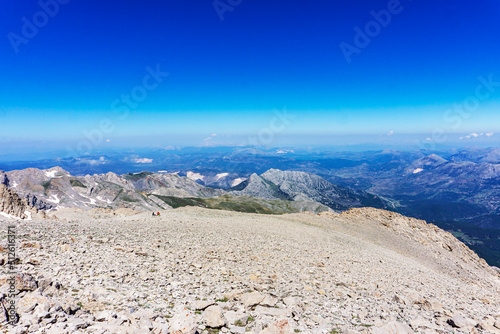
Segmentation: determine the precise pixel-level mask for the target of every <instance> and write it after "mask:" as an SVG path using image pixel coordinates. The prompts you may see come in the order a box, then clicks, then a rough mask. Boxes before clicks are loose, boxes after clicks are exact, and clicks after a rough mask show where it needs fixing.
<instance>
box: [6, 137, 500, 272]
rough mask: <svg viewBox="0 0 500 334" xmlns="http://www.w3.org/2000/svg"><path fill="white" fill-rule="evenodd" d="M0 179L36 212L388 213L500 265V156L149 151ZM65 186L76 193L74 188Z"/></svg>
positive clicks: (43, 164)
mask: <svg viewBox="0 0 500 334" xmlns="http://www.w3.org/2000/svg"><path fill="white" fill-rule="evenodd" d="M143 158H147V159H143ZM144 162H147V163H144ZM56 165H58V166H61V168H63V171H59V172H56V173H61V174H57V175H61V177H60V180H53V181H51V180H50V178H49V177H48V176H46V175H45V172H46V171H49V173H51V172H50V171H52V169H51V167H53V166H56ZM26 167H37V168H38V169H39V171H38V172H35V171H33V175H32V176H30V177H28V178H27V179H26V180H28V181H26V180H25V181H23V182H27V183H28V185H27V186H26V187H24V186H22V185H18V186H17V187H18V188H16V182H17V183H19V184H21V179H23V177H22V175H20V176H19V177H16V176H15V174H16V173H21V172H16V171H14V170H24V169H26ZM0 169H5V170H8V172H6V173H0V180H2V177H3V178H5V177H7V179H8V182H9V188H10V189H15V190H16V192H17V193H18V194H19V195H20V196H21V197H22V198H23V199H24V200H26V201H27V202H28V203H29V205H30V206H32V207H35V208H37V209H40V210H50V209H51V208H52V209H54V208H56V207H58V206H61V205H62V206H65V205H67V206H77V207H79V206H82V207H83V208H88V207H93V206H102V207H108V206H109V207H111V208H113V207H121V206H127V207H132V208H134V207H136V208H138V209H140V210H147V209H153V208H156V207H158V208H159V207H168V206H173V207H177V206H182V205H199V206H206V207H212V208H228V207H232V208H233V209H237V210H240V211H252V210H253V212H276V213H283V212H296V211H301V210H308V211H313V212H319V211H321V210H339V211H341V210H344V209H345V208H349V207H352V206H374V207H378V208H385V209H389V210H394V211H397V212H399V213H402V214H404V215H407V216H411V217H415V218H420V219H424V220H426V221H428V222H431V223H434V224H436V225H438V226H440V227H442V228H444V229H446V230H448V231H450V232H452V233H453V234H454V235H456V236H457V237H459V238H460V239H461V240H462V241H464V242H465V243H466V244H467V245H469V246H470V247H471V248H473V249H474V250H475V251H476V252H477V253H479V254H480V255H481V256H483V257H484V258H486V259H487V260H489V261H490V262H491V259H492V258H494V259H498V262H497V265H500V148H487V149H483V148H468V149H463V150H456V149H450V150H447V151H426V150H418V151H393V150H385V151H366V152H345V151H343V152H338V151H332V150H328V149H319V148H307V149H298V148H293V149H291V148H269V149H267V148H262V147H253V148H239V147H216V148H182V149H180V148H174V149H171V148H168V149H162V148H150V149H142V150H133V151H127V150H122V151H102V152H95V154H94V155H88V156H84V157H75V158H62V159H47V160H37V161H19V162H8V163H5V162H4V163H2V162H0ZM40 170H42V171H40ZM64 170H65V171H67V172H65V171H64ZM144 170H147V171H148V172H142V171H144ZM275 170H278V172H275ZM109 171H112V172H113V173H109ZM3 174H5V175H6V176H2V175H3ZM70 174H71V175H70ZM87 174H90V175H93V176H86V175H87ZM35 175H38V176H36V177H35ZM120 175H121V176H120ZM313 175H314V176H313ZM33 178H35V179H36V180H35V179H33ZM37 178H38V179H37ZM31 179H33V180H31ZM29 180H31V181H29ZM65 180H69V181H68V182H73V184H71V183H70V184H69V186H70V187H68V185H67V181H65ZM35 181H36V182H35ZM49 181H50V182H49ZM29 182H31V183H32V184H31V185H29ZM61 182H63V183H64V182H66V183H65V185H63V184H60V183H61ZM79 183H81V185H82V186H80V187H78V184H79ZM61 189H62V191H61ZM91 189H92V191H91ZM58 191H61V193H60V194H59V193H58ZM63 193H64V194H65V195H63ZM56 196H57V197H56ZM85 196H87V197H85ZM159 196H163V197H162V198H160V197H159ZM179 198H184V199H186V198H190V199H189V200H182V201H179V200H178V199H179ZM236 198H238V199H237V200H236ZM58 201H59V202H58ZM109 202H110V203H109ZM232 202H237V203H234V205H233V203H232ZM72 203H73V204H72Z"/></svg>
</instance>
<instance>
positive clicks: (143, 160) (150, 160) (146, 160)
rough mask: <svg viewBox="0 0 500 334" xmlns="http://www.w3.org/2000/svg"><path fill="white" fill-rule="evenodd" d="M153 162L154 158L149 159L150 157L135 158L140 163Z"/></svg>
mask: <svg viewBox="0 0 500 334" xmlns="http://www.w3.org/2000/svg"><path fill="white" fill-rule="evenodd" d="M152 162H153V159H148V158H140V159H135V163H138V164H150V163H152Z"/></svg>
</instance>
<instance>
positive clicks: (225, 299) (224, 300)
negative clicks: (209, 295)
mask: <svg viewBox="0 0 500 334" xmlns="http://www.w3.org/2000/svg"><path fill="white" fill-rule="evenodd" d="M215 301H216V302H221V303H225V302H227V301H229V299H227V297H224V298H222V299H216V300H215Z"/></svg>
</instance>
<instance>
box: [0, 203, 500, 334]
mask: <svg viewBox="0 0 500 334" xmlns="http://www.w3.org/2000/svg"><path fill="white" fill-rule="evenodd" d="M55 216H57V219H56V217H55ZM55 216H53V217H52V218H49V219H46V220H35V221H17V222H16V223H15V224H16V233H17V246H16V247H17V255H18V258H19V259H18V261H17V262H16V263H18V264H17V265H16V270H17V272H18V275H17V276H16V282H15V283H16V288H17V291H19V293H18V294H17V296H16V311H17V314H18V319H15V320H18V321H17V325H16V326H11V325H9V324H7V321H8V320H9V319H8V317H7V313H6V312H5V308H6V307H7V305H6V301H7V296H6V295H7V294H8V290H9V284H8V282H7V279H8V278H9V277H10V276H9V275H8V274H7V273H8V266H6V261H7V249H6V247H7V226H8V225H9V224H12V221H10V222H9V221H7V220H6V219H3V218H1V217H0V229H1V231H2V234H1V236H2V240H1V245H2V246H3V248H2V251H3V252H2V253H0V254H2V256H3V257H2V258H0V263H1V264H2V265H3V266H2V267H0V268H1V270H2V276H1V277H0V285H1V288H0V290H1V291H0V297H1V299H2V300H3V303H4V309H2V310H0V311H1V312H0V322H1V323H2V325H0V326H1V327H0V330H2V331H4V332H12V333H54V334H56V333H57V334H59V333H157V334H159V333H177V334H178V333H196V332H198V333H217V332H222V333H299V332H302V333H500V273H499V272H498V270H497V269H496V268H492V267H489V266H488V265H487V264H486V263H485V262H484V261H483V260H482V259H480V258H478V257H477V255H476V254H475V253H473V252H472V251H471V250H470V249H468V248H467V247H466V246H465V245H464V244H462V243H461V242H459V241H458V240H457V239H455V238H454V237H453V236H452V235H451V234H449V233H447V232H444V231H442V230H440V229H438V228H437V227H435V226H434V225H429V224H426V223H425V222H423V221H420V220H416V219H410V218H406V217H403V216H401V215H398V214H395V213H392V212H387V211H382V210H375V209H369V208H363V209H352V210H349V211H348V212H345V213H343V214H332V213H323V214H320V215H314V214H308V213H302V214H288V215H282V216H270V215H258V214H243V213H236V212H227V211H218V210H207V209H201V208H191V207H188V208H181V209H176V210H167V211H163V212H161V216H160V217H153V216H151V214H150V213H135V212H133V211H131V210H118V211H114V212H112V211H104V210H91V211H87V212H84V211H79V210H74V209H65V210H63V211H58V212H56V213H55ZM10 320H12V318H11V319H10Z"/></svg>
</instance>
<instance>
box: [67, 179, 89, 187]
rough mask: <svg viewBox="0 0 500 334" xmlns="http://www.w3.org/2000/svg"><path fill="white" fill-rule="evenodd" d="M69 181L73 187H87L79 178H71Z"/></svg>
mask: <svg viewBox="0 0 500 334" xmlns="http://www.w3.org/2000/svg"><path fill="white" fill-rule="evenodd" d="M69 183H70V184H71V186H72V187H81V188H87V187H86V186H85V185H84V184H83V183H81V182H80V181H79V180H77V179H71V180H69Z"/></svg>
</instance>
